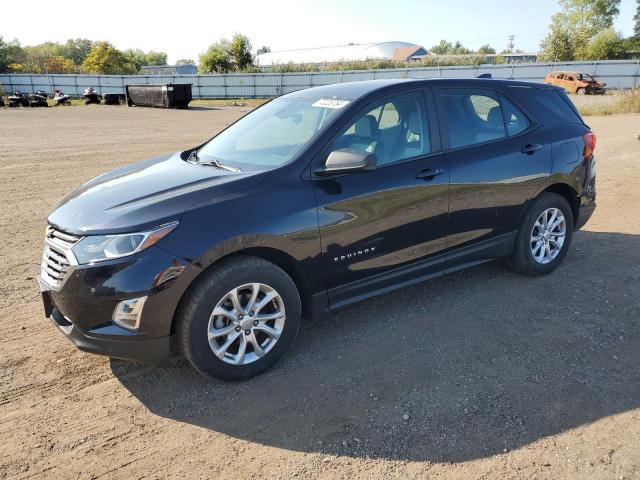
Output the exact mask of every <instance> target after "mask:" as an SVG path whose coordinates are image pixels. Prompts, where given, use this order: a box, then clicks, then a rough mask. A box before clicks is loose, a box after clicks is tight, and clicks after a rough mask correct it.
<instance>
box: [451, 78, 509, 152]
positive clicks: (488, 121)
mask: <svg viewBox="0 0 640 480" xmlns="http://www.w3.org/2000/svg"><path fill="white" fill-rule="evenodd" d="M439 93H440V95H439V96H440V105H441V107H442V113H443V116H444V124H445V127H446V130H447V132H448V134H449V143H450V145H451V148H459V147H465V146H468V145H475V144H478V143H484V142H488V141H491V140H497V139H500V138H504V137H506V136H507V135H506V131H505V127H504V120H503V118H502V109H501V108H500V103H499V102H498V97H497V95H496V93H495V92H493V91H490V90H480V89H473V88H446V89H442V90H440V92H439Z"/></svg>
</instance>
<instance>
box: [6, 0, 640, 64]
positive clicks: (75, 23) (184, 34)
mask: <svg viewBox="0 0 640 480" xmlns="http://www.w3.org/2000/svg"><path fill="white" fill-rule="evenodd" d="M52 5H54V4H52V3H51V2H50V1H46V2H45V1H44V0H30V1H29V11H32V12H45V13H44V14H38V15H29V20H28V21H25V22H9V21H4V22H2V23H3V25H2V27H0V35H2V36H4V38H5V39H6V40H11V39H14V38H17V39H18V40H19V41H20V42H21V43H22V45H33V44H38V43H42V42H45V41H59V42H64V41H66V40H67V39H68V38H78V37H84V38H89V39H92V40H107V41H109V42H111V43H113V44H114V45H115V46H116V47H117V48H120V49H126V48H140V49H142V50H144V51H148V50H156V51H163V52H166V53H168V55H169V63H173V62H175V61H176V60H178V59H182V58H191V59H193V60H195V61H196V62H197V61H198V56H199V54H200V53H202V52H203V51H205V50H206V48H207V47H208V46H209V45H210V44H211V43H213V42H215V41H217V40H218V39H220V38H230V37H231V36H232V35H233V34H234V33H236V32H239V33H243V34H245V35H247V36H248V37H249V38H250V39H251V43H252V45H253V47H254V50H255V49H257V48H259V47H261V46H262V45H268V46H269V47H271V50H272V51H276V50H289V49H299V48H309V47H323V46H336V45H346V44H348V43H371V42H384V41H404V42H411V43H415V44H418V45H423V46H425V47H427V48H429V47H431V46H433V45H435V44H436V43H438V42H439V41H440V40H441V39H447V40H449V41H455V40H460V41H461V42H462V43H463V44H464V45H465V46H466V47H468V48H472V49H477V48H478V47H480V46H481V45H483V44H485V43H489V44H491V45H492V46H493V47H494V48H496V49H497V50H498V51H500V50H502V49H503V48H505V46H506V44H507V37H508V35H510V34H512V35H514V36H515V46H516V48H520V49H523V50H525V51H527V52H531V51H537V50H538V46H539V44H540V40H541V39H542V38H543V37H544V36H545V35H546V33H547V30H548V25H549V20H550V18H551V15H553V14H554V13H555V12H557V11H558V10H559V7H558V2H557V0H524V1H523V0H512V1H508V0H484V1H480V0H452V1H448V2H443V1H430V0H422V1H419V0H412V1H411V0H386V1H385V0H382V1H380V0H351V1H349V0H283V1H278V0H272V1H265V0H239V1H224V2H221V1H218V0H211V1H199V0H198V1H185V2H184V3H180V2H165V1H163V0H156V1H155V2H136V1H131V0H128V1H124V0H110V1H109V2H107V3H101V4H92V3H87V2H86V0H85V1H82V2H80V1H77V0H67V1H65V2H64V3H63V4H62V5H61V9H60V10H61V13H52V12H50V10H51V7H52ZM87 6H90V7H91V8H90V11H91V13H90V15H87V13H86V12H87ZM635 8H636V1H635V0H622V2H621V5H620V16H619V17H618V18H617V20H616V22H615V25H614V27H615V28H616V30H619V31H621V32H622V33H623V34H624V35H625V36H628V35H630V34H631V33H632V31H633V15H634V13H635ZM106 12H109V13H106ZM114 12H119V13H120V16H119V17H115V16H114V15H113V13H114ZM57 15H61V16H62V17H63V18H64V19H63V20H62V21H57V20H55V19H54V17H55V16H57ZM5 20H6V19H5Z"/></svg>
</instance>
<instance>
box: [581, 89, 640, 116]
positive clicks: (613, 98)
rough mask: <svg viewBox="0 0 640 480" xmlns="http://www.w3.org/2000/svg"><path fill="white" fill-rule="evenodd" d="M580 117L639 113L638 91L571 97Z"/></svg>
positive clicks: (639, 97) (639, 98)
mask: <svg viewBox="0 0 640 480" xmlns="http://www.w3.org/2000/svg"><path fill="white" fill-rule="evenodd" d="M571 100H572V101H573V103H574V104H575V106H576V107H577V108H578V111H579V112H580V114H581V115H584V116H586V117H589V116H594V115H615V114H617V113H640V89H638V88H636V89H634V90H628V91H618V92H613V93H608V94H606V95H571Z"/></svg>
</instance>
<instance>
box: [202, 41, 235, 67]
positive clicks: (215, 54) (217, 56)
mask: <svg viewBox="0 0 640 480" xmlns="http://www.w3.org/2000/svg"><path fill="white" fill-rule="evenodd" d="M230 69H231V59H230V58H229V42H228V41H227V40H224V39H222V40H220V41H219V42H216V43H214V44H212V45H210V46H209V48H208V49H207V51H206V52H204V53H203V54H201V55H200V63H199V64H198V71H200V72H201V73H227V72H228V71H229V70H230Z"/></svg>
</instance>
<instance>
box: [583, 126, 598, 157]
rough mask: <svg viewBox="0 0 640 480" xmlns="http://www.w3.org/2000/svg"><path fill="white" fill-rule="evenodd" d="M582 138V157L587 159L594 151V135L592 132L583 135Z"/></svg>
mask: <svg viewBox="0 0 640 480" xmlns="http://www.w3.org/2000/svg"><path fill="white" fill-rule="evenodd" d="M582 138H583V139H584V151H583V152H582V156H583V157H584V158H589V157H590V156H591V155H593V152H594V151H595V149H596V134H595V133H593V132H587V133H585V134H584V135H583V136H582Z"/></svg>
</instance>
